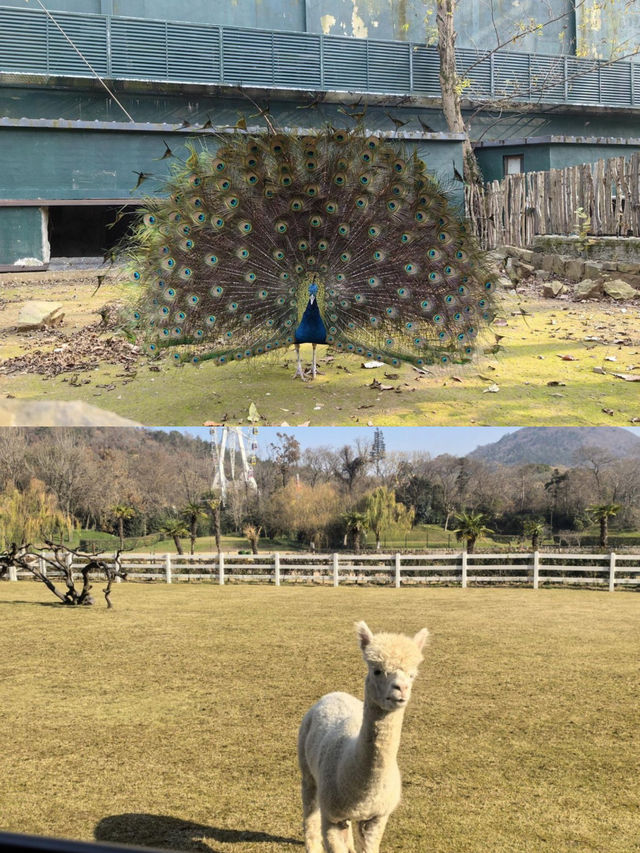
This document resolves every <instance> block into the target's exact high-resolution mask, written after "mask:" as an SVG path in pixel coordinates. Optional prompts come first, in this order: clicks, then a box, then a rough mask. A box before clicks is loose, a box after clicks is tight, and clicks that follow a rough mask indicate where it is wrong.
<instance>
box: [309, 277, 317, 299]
mask: <svg viewBox="0 0 640 853" xmlns="http://www.w3.org/2000/svg"><path fill="white" fill-rule="evenodd" d="M317 296H318V285H317V284H316V280H315V278H314V280H313V281H312V282H311V284H310V285H309V299H310V300H311V302H313V301H314V299H316V297H317Z"/></svg>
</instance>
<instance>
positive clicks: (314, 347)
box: [311, 344, 316, 379]
mask: <svg viewBox="0 0 640 853" xmlns="http://www.w3.org/2000/svg"><path fill="white" fill-rule="evenodd" d="M311 346H312V348H313V356H312V357H311V376H312V378H313V379H315V378H316V344H311Z"/></svg>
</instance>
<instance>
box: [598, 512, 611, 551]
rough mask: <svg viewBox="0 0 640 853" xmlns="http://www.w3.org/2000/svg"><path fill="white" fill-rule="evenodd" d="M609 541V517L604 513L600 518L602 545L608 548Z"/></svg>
mask: <svg viewBox="0 0 640 853" xmlns="http://www.w3.org/2000/svg"><path fill="white" fill-rule="evenodd" d="M608 541H609V519H608V518H607V516H606V515H603V516H602V518H601V519H600V547H601V548H606V547H607V542H608Z"/></svg>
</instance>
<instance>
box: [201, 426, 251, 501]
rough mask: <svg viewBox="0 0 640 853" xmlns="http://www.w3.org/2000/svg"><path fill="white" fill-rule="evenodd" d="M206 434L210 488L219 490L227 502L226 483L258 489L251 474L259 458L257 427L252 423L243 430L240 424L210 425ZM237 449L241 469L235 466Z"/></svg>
mask: <svg viewBox="0 0 640 853" xmlns="http://www.w3.org/2000/svg"><path fill="white" fill-rule="evenodd" d="M209 435H210V436H211V454H212V456H213V462H214V472H215V473H214V476H213V483H212V484H211V488H212V490H218V489H219V490H220V496H221V498H222V503H223V504H225V503H226V499H227V489H228V486H229V483H236V482H241V483H244V484H245V485H246V487H247V488H248V489H251V490H252V491H254V492H257V491H258V484H257V483H256V480H255V477H254V476H253V467H254V465H255V464H256V463H257V461H258V457H257V452H258V428H257V427H255V426H254V427H251V429H250V431H248V434H246V433H245V431H244V430H243V428H242V427H237V426H236V427H234V426H223V427H211V428H210V429H209ZM247 451H248V452H247ZM238 453H240V463H241V471H237V470H236V456H237V454H238Z"/></svg>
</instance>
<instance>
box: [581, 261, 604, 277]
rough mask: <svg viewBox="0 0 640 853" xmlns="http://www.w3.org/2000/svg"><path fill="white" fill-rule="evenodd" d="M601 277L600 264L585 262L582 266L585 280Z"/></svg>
mask: <svg viewBox="0 0 640 853" xmlns="http://www.w3.org/2000/svg"><path fill="white" fill-rule="evenodd" d="M601 276H602V267H601V266H600V264H594V263H590V262H589V261H587V262H586V263H585V265H584V277H585V278H594V279H596V278H600V277H601Z"/></svg>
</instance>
